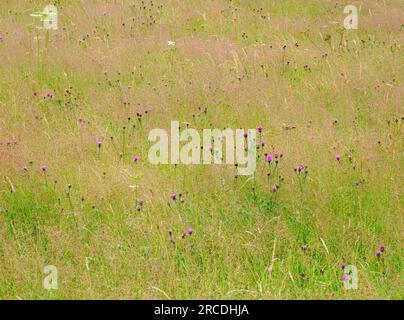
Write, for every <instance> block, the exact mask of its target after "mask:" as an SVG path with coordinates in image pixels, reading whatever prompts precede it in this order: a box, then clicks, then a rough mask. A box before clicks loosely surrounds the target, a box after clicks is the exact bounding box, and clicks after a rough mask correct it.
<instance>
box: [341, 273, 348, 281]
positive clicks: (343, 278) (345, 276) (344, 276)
mask: <svg viewBox="0 0 404 320" xmlns="http://www.w3.org/2000/svg"><path fill="white" fill-rule="evenodd" d="M342 280H343V281H348V280H349V275H348V274H346V273H344V274H343V275H342Z"/></svg>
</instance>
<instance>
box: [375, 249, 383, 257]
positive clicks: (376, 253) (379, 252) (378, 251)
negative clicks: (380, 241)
mask: <svg viewBox="0 0 404 320" xmlns="http://www.w3.org/2000/svg"><path fill="white" fill-rule="evenodd" d="M375 255H376V257H378V258H380V256H381V255H382V252H381V251H380V250H376V251H375Z"/></svg>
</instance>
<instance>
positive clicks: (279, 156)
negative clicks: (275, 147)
mask: <svg viewBox="0 0 404 320" xmlns="http://www.w3.org/2000/svg"><path fill="white" fill-rule="evenodd" d="M282 157H283V153H282V152H280V151H277V152H275V158H282Z"/></svg>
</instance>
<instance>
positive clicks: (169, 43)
mask: <svg viewBox="0 0 404 320" xmlns="http://www.w3.org/2000/svg"><path fill="white" fill-rule="evenodd" d="M167 45H168V46H175V41H170V40H169V41H167Z"/></svg>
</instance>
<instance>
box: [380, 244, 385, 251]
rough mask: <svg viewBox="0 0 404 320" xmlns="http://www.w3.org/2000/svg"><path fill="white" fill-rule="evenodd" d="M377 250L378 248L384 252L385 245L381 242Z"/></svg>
mask: <svg viewBox="0 0 404 320" xmlns="http://www.w3.org/2000/svg"><path fill="white" fill-rule="evenodd" d="M379 250H380V251H381V252H384V250H386V247H385V246H384V244H381V245H380V246H379Z"/></svg>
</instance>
